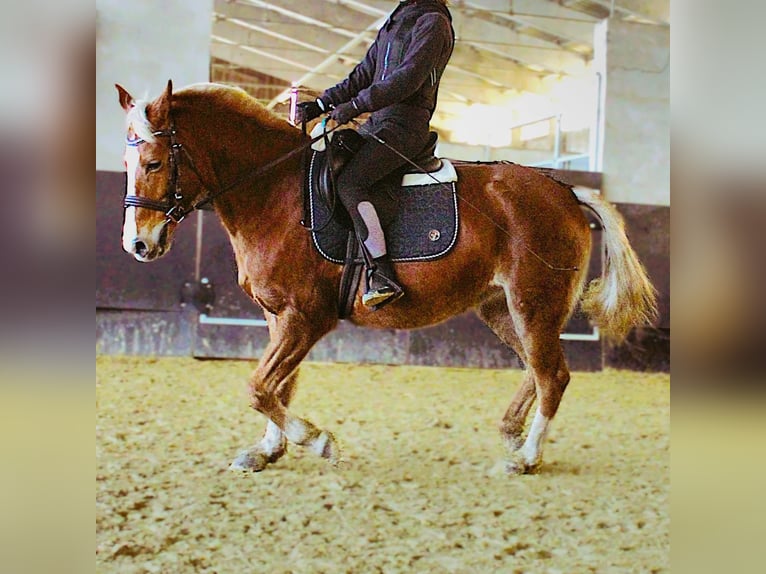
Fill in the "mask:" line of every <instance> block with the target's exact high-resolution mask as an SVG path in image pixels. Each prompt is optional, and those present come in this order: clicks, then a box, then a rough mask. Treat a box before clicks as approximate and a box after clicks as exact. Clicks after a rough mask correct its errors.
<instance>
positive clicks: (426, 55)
mask: <svg viewBox="0 0 766 574" xmlns="http://www.w3.org/2000/svg"><path fill="white" fill-rule="evenodd" d="M454 42H455V34H454V30H453V29H452V16H451V15H450V13H449V10H448V9H447V7H446V6H444V5H443V4H442V3H440V2H436V1H435V0H406V1H403V2H400V3H399V6H397V7H396V9H395V10H394V11H393V12H392V13H391V15H390V16H389V18H388V20H387V21H386V23H385V24H384V25H383V26H382V27H381V29H380V30H379V31H378V35H377V37H376V39H375V42H374V43H373V44H372V46H370V49H369V50H368V51H367V54H366V55H365V57H364V59H363V60H362V61H361V62H360V63H359V64H358V65H357V66H356V67H355V68H354V69H353V70H352V71H351V74H349V76H348V78H346V79H345V80H343V81H342V82H340V83H339V84H337V85H336V86H333V87H332V88H329V89H327V90H325V92H324V93H323V94H322V96H321V99H322V101H323V102H324V103H325V104H328V103H331V104H333V105H338V104H341V103H344V102H348V101H353V102H354V105H355V106H356V107H357V109H358V110H359V111H360V112H361V113H363V112H373V116H372V120H373V122H374V123H377V122H378V121H380V120H384V119H386V118H391V119H394V118H396V119H398V120H402V121H405V122H415V124H416V126H417V125H422V124H423V123H424V124H425V126H427V125H428V122H429V121H430V119H431V116H432V115H433V112H434V109H435V108H436V98H437V93H438V91H439V81H440V80H441V77H442V73H443V72H444V68H445V67H446V66H447V62H448V61H449V58H450V56H451V55H452V49H453V46H454ZM416 126H412V127H416Z"/></svg>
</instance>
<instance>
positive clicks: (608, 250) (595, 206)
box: [573, 187, 657, 343]
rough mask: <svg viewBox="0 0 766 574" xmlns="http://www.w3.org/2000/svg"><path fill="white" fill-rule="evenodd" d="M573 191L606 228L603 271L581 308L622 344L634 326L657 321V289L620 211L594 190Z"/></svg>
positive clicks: (611, 337) (608, 337)
mask: <svg viewBox="0 0 766 574" xmlns="http://www.w3.org/2000/svg"><path fill="white" fill-rule="evenodd" d="M573 191H574V193H575V195H576V196H577V199H578V200H579V201H580V203H582V204H584V205H586V206H588V207H589V208H590V209H592V210H593V212H594V213H595V214H596V215H597V216H598V218H599V219H600V220H601V224H602V226H603V229H604V232H603V236H602V237H603V242H604V247H605V257H604V271H603V273H602V276H601V277H598V278H596V279H593V280H592V281H591V282H590V284H589V285H588V287H587V289H586V290H585V293H584V295H583V297H582V303H581V307H582V309H583V311H585V313H586V314H587V315H588V316H589V317H590V318H591V320H593V321H594V322H595V323H596V324H597V325H598V326H599V329H601V331H602V333H603V335H604V337H605V338H606V339H608V340H610V341H612V342H614V343H620V342H622V341H623V340H624V339H625V337H626V336H627V334H628V332H629V331H630V329H632V328H633V327H637V326H640V325H646V324H651V323H652V322H654V321H655V320H656V319H657V290H656V289H655V288H654V285H652V283H651V282H650V281H649V277H648V275H647V273H646V269H644V266H643V265H642V264H641V262H640V261H639V260H638V256H637V255H636V252H635V251H634V250H633V248H632V247H631V245H630V242H629V241H628V237H627V235H625V222H624V220H623V218H622V216H621V215H620V214H619V212H618V211H617V209H615V207H614V206H613V205H611V204H609V203H607V202H606V201H604V200H603V199H601V197H600V196H599V195H598V194H597V193H595V192H593V191H592V190H589V189H585V188H577V187H576V188H574V189H573Z"/></svg>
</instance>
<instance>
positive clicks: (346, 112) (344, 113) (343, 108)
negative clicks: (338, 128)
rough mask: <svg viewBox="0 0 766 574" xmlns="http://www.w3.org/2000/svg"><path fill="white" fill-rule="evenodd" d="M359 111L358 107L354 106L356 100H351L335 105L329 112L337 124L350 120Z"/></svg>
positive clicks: (359, 112)
mask: <svg viewBox="0 0 766 574" xmlns="http://www.w3.org/2000/svg"><path fill="white" fill-rule="evenodd" d="M361 113H362V112H361V111H360V110H359V108H357V107H356V102H355V101H354V100H351V101H350V102H345V103H343V104H338V105H337V106H335V109H334V110H333V111H331V112H330V117H331V118H332V119H334V120H335V121H336V122H338V125H343V124H346V123H348V122H350V121H351V120H352V119H354V118H355V117H356V116H358V115H359V114H361Z"/></svg>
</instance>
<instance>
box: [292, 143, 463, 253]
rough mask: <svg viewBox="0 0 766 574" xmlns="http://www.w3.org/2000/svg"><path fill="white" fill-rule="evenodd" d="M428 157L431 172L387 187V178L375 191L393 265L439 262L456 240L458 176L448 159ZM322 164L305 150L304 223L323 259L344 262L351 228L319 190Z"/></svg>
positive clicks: (405, 177)
mask: <svg viewBox="0 0 766 574" xmlns="http://www.w3.org/2000/svg"><path fill="white" fill-rule="evenodd" d="M433 159H434V160H435V161H434V162H433V163H434V164H436V163H437V162H438V164H439V167H438V169H437V170H436V171H433V172H429V173H406V174H403V175H402V177H401V180H398V181H394V182H393V183H392V182H391V179H392V178H389V181H383V182H381V183H380V184H378V185H376V186H375V188H374V195H375V196H376V199H375V200H373V203H375V207H376V209H377V210H378V213H379V214H380V215H381V223H382V224H383V230H384V232H385V234H386V246H387V248H388V252H389V254H390V256H391V258H392V259H393V260H394V261H430V260H434V259H438V258H440V257H443V256H444V255H446V254H447V253H449V251H450V250H451V249H452V248H453V247H454V246H455V243H456V241H457V234H458V228H459V215H458V204H457V193H456V189H455V184H456V182H457V172H456V171H455V167H454V166H453V165H452V163H451V162H450V161H449V160H447V159H441V160H436V158H433ZM326 164H327V157H326V154H325V153H324V152H319V151H316V150H312V151H311V152H310V155H309V157H308V169H307V170H306V171H307V181H306V188H307V191H306V203H307V208H308V209H307V210H306V211H307V216H308V217H307V219H308V222H307V223H309V225H310V227H311V229H312V232H311V234H312V238H313V242H314V246H315V247H316V249H317V250H318V251H319V253H320V254H321V255H322V256H323V257H324V258H325V259H327V260H328V261H332V262H333V263H339V264H343V263H345V262H346V250H347V245H348V236H349V231H352V229H353V227H352V226H351V220H350V218H349V216H348V214H347V213H346V211H345V209H344V208H343V206H342V205H341V203H340V201H339V200H337V199H334V198H332V196H331V195H328V194H326V193H322V192H321V191H320V182H322V183H324V184H325V185H326V184H327V182H328V178H327V175H326ZM421 165H422V164H421ZM432 167H433V166H432Z"/></svg>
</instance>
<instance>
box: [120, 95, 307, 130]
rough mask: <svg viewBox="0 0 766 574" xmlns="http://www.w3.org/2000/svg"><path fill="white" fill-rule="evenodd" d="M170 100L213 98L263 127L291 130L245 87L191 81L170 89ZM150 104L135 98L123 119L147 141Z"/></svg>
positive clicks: (175, 103) (187, 102)
mask: <svg viewBox="0 0 766 574" xmlns="http://www.w3.org/2000/svg"><path fill="white" fill-rule="evenodd" d="M172 100H173V106H174V107H175V106H183V107H187V106H188V107H193V105H194V103H195V102H198V101H209V100H213V101H214V102H215V103H217V104H220V105H221V106H223V107H225V108H228V109H230V110H231V111H233V112H235V113H237V114H239V115H241V116H243V117H246V118H251V119H253V120H255V121H256V122H257V123H258V124H260V125H261V126H262V127H264V128H266V129H273V130H279V131H287V130H288V129H292V126H290V124H289V123H287V122H286V121H285V120H284V119H282V118H281V117H279V116H278V115H277V114H275V113H274V112H272V111H271V110H269V109H267V108H266V107H264V106H263V105H262V104H261V103H260V102H258V100H256V99H255V98H254V97H252V96H251V95H250V94H248V93H247V92H246V91H245V90H243V89H241V88H237V87H234V86H227V85H225V84H214V83H207V82H204V83H198V84H191V85H189V86H186V87H184V88H181V89H180V90H178V91H177V92H173V98H172ZM151 103H152V102H151V101H149V100H136V102H135V105H134V107H133V108H132V109H131V110H130V111H129V112H128V115H127V118H126V122H127V126H128V129H132V130H133V132H134V134H135V135H136V136H138V137H139V138H141V139H143V140H145V141H147V142H153V141H155V140H156V137H155V136H154V134H153V132H154V131H155V130H156V129H157V128H156V127H154V126H152V125H151V123H150V122H149V120H148V118H147V117H146V108H147V106H149V105H150V104H151Z"/></svg>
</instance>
